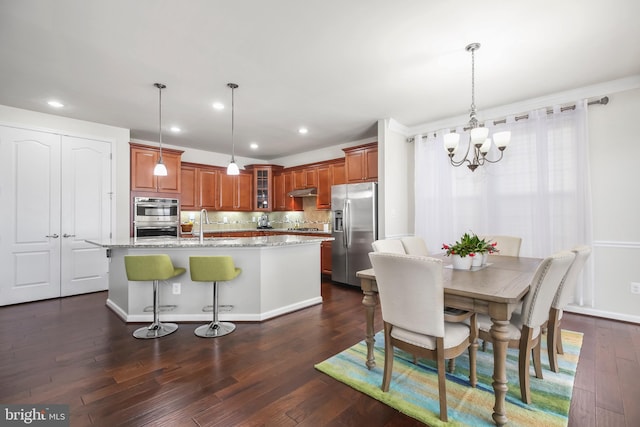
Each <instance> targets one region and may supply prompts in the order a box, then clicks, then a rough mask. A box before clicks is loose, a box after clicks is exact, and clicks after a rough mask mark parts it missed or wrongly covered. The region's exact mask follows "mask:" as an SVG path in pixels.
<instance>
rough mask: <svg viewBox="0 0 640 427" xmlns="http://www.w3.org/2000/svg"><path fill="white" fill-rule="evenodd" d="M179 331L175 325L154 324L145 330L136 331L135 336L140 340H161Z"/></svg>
mask: <svg viewBox="0 0 640 427" xmlns="http://www.w3.org/2000/svg"><path fill="white" fill-rule="evenodd" d="M177 329H178V325H176V324H175V323H160V322H158V323H152V324H151V325H149V326H145V327H144V328H139V329H136V330H135V331H134V332H133V336H134V337H136V338H140V339H150V338H160V337H164V336H166V335H169V334H172V333H174V332H175V331H176V330H177Z"/></svg>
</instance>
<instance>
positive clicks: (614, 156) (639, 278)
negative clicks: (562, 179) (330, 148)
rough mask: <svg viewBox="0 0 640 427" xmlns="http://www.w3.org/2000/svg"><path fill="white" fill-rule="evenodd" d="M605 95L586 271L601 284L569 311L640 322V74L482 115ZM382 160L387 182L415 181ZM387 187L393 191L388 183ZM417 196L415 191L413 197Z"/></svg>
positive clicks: (596, 132)
mask: <svg viewBox="0 0 640 427" xmlns="http://www.w3.org/2000/svg"><path fill="white" fill-rule="evenodd" d="M605 95H606V96H608V97H609V99H610V102H609V104H608V105H606V106H603V105H594V106H591V107H589V112H588V114H589V153H590V156H589V157H590V168H591V187H592V200H593V212H592V214H593V242H592V246H593V252H592V255H591V258H590V260H589V263H588V264H587V272H588V273H590V274H591V275H592V276H593V278H594V280H593V288H592V289H587V290H586V291H585V293H584V295H582V296H581V298H582V300H581V305H579V306H578V305H572V306H570V307H569V308H568V309H567V311H573V312H578V313H584V314H590V315H595V316H600V317H607V318H612V319H618V320H624V321H629V322H634V323H640V294H632V293H631V292H630V284H631V282H637V283H640V262H639V260H640V225H639V218H640V215H639V213H640V189H638V188H637V187H639V186H640V184H639V183H640V167H638V165H637V161H638V159H639V158H640V143H639V142H638V136H637V130H636V128H637V120H638V118H637V115H638V112H640V76H630V77H627V78H624V79H620V80H615V81H611V82H605V83H601V84H598V85H593V86H589V87H585V88H578V89H573V90H571V91H567V92H562V93H557V94H552V95H549V96H545V97H540V98H536V99H533V100H527V101H523V102H520V103H516V104H511V105H506V106H501V107H497V108H493V109H490V110H487V111H481V112H480V114H481V115H482V117H481V120H488V119H494V118H495V119H497V118H501V117H504V116H505V115H508V114H514V113H523V112H527V111H530V110H531V109H535V108H542V107H546V106H551V105H557V104H564V103H571V102H575V101H576V100H578V99H583V98H589V99H591V98H598V97H602V96H605ZM466 120H468V117H464V116H457V117H451V118H447V119H444V120H441V121H438V122H434V123H425V124H421V125H418V126H415V127H412V128H408V129H407V130H406V133H405V135H406V136H413V135H416V134H427V133H428V132H433V131H436V130H440V129H444V128H448V127H455V126H458V125H461V124H464V123H465V122H466ZM398 128H399V127H398ZM386 152H387V153H389V150H388V149H387V150H386ZM390 155H391V154H390ZM383 162H384V163H385V171H384V177H383V178H381V179H382V180H386V179H389V176H390V175H394V176H395V175H399V174H402V175H407V176H409V177H410V179H413V170H412V171H411V172H409V171H405V166H404V165H401V164H400V162H398V161H397V160H396V161H392V160H387V159H385V160H383ZM402 179H403V178H398V179H397V180H398V181H400V180H402ZM385 187H386V188H387V189H389V188H392V186H391V185H389V184H385ZM395 188H396V189H399V188H401V187H400V186H396V187H395ZM387 191H388V190H387ZM413 191H414V190H413V189H408V192H409V193H408V194H409V197H411V198H413ZM391 205H392V204H391V203H390V201H389V200H386V201H385V209H386V210H389V209H391V208H392V206H391ZM386 222H387V223H388V222H389V221H386ZM388 234H389V233H388Z"/></svg>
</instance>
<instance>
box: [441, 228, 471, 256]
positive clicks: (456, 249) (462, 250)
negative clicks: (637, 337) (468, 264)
mask: <svg viewBox="0 0 640 427" xmlns="http://www.w3.org/2000/svg"><path fill="white" fill-rule="evenodd" d="M474 236H475V235H474ZM475 237H477V236H475ZM442 249H444V250H445V252H446V254H447V256H449V255H459V256H461V257H462V258H464V257H466V256H467V255H470V254H472V253H475V252H476V250H475V249H476V248H475V244H474V243H473V237H472V236H470V235H469V233H464V235H463V236H462V237H461V238H460V240H458V241H456V242H455V243H454V244H453V245H448V244H446V243H445V244H443V245H442Z"/></svg>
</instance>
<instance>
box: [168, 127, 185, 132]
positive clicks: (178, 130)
mask: <svg viewBox="0 0 640 427" xmlns="http://www.w3.org/2000/svg"><path fill="white" fill-rule="evenodd" d="M170 130H171V132H180V131H181V130H182V129H180V128H179V127H178V126H171V128H170Z"/></svg>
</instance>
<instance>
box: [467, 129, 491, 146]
mask: <svg viewBox="0 0 640 427" xmlns="http://www.w3.org/2000/svg"><path fill="white" fill-rule="evenodd" d="M487 136H489V128H481V127H478V128H473V129H471V143H472V144H473V145H478V144H480V145H482V144H483V143H484V141H485V140H486V139H487Z"/></svg>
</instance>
